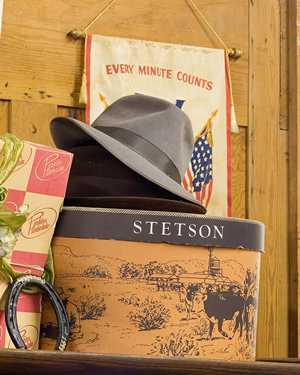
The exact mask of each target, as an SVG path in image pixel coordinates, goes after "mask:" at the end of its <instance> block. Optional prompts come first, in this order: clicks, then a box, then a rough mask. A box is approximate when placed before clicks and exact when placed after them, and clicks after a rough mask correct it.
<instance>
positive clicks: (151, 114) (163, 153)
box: [50, 94, 206, 213]
mask: <svg viewBox="0 0 300 375" xmlns="http://www.w3.org/2000/svg"><path fill="white" fill-rule="evenodd" d="M50 130H51V134H52V137H53V140H54V142H55V144H56V146H58V147H59V148H62V149H64V150H71V149H72V148H73V147H75V146H78V145H83V144H85V143H88V142H89V141H91V140H92V141H93V142H97V143H99V144H100V145H101V146H102V147H103V148H104V149H106V150H107V151H108V152H109V153H111V154H112V155H113V156H114V157H116V158H117V159H118V160H120V161H121V162H122V163H124V164H125V165H126V166H127V167H129V168H130V169H132V170H133V171H134V172H137V173H138V174H139V175H141V176H143V177H144V178H146V179H147V180H149V181H151V182H153V183H154V184H156V185H158V186H159V187H161V188H163V189H165V190H167V191H169V192H171V193H172V194H174V195H175V196H177V197H178V198H181V199H182V200H185V201H187V202H191V203H194V204H197V205H198V207H199V208H200V209H201V211H202V213H205V212H206V209H205V208H204V207H202V206H201V204H200V202H199V201H197V200H196V199H195V198H194V196H193V195H192V194H191V193H189V192H188V191H186V190H185V189H184V188H183V187H182V186H181V181H182V179H183V177H184V174H185V171H186V169H187V167H188V164H189V161H190V158H191V155H192V150H193V143H194V138H193V131H192V126H191V122H190V120H189V118H188V117H187V115H186V114H185V113H184V112H183V111H182V110H181V109H179V108H177V107H176V106H175V105H174V104H172V103H170V102H168V101H166V100H162V99H158V98H155V97H151V96H146V95H141V94H135V95H130V96H125V97H123V98H121V99H118V100H117V101H115V102H114V103H113V104H111V105H110V106H109V107H108V108H107V109H106V110H105V111H104V112H103V113H102V114H101V115H100V116H99V117H98V118H97V119H96V120H95V121H94V122H93V123H92V125H91V126H87V125H86V124H84V123H83V122H81V121H78V120H76V119H72V118H63V117H57V118H55V119H53V120H52V121H51V124H50Z"/></svg>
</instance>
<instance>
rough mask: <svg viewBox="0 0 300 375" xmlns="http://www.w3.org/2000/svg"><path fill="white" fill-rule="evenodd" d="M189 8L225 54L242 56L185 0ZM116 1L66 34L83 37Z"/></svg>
mask: <svg viewBox="0 0 300 375" xmlns="http://www.w3.org/2000/svg"><path fill="white" fill-rule="evenodd" d="M185 1H186V3H187V5H188V6H189V8H190V9H191V11H192V13H193V14H194V16H195V17H196V19H197V21H198V23H199V24H200V25H201V26H202V25H203V24H204V25H205V26H206V28H207V29H208V30H209V31H210V32H211V34H212V35H213V36H214V37H215V39H216V40H217V41H218V42H219V44H220V45H221V46H222V47H223V48H224V50H225V51H226V52H227V55H228V57H229V58H230V59H232V60H237V59H238V58H240V57H241V56H242V53H243V52H242V51H241V50H239V49H236V48H228V46H227V45H226V43H225V42H224V40H223V39H222V38H221V37H220V35H219V34H218V33H217V32H216V30H215V29H214V28H213V26H212V25H211V24H210V23H209V22H208V20H207V19H206V17H205V16H204V14H203V13H202V12H201V10H200V9H199V7H198V6H197V5H196V4H195V2H194V0H185ZM115 2H116V0H109V1H108V3H107V4H106V5H104V7H103V8H102V9H101V10H100V12H99V13H98V14H97V15H96V17H94V19H93V20H92V21H91V22H89V23H88V24H87V25H86V27H85V28H84V29H82V30H77V29H76V30H72V31H70V32H69V33H68V34H67V35H68V36H70V37H72V38H73V39H75V40H77V39H85V37H86V34H87V31H88V29H89V28H90V27H91V26H92V25H93V24H94V23H95V22H97V21H98V20H99V19H100V18H101V17H102V16H104V14H105V13H106V12H107V11H108V10H109V9H110V8H111V6H112V5H113V4H114V3H115Z"/></svg>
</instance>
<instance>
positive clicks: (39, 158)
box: [27, 149, 72, 197]
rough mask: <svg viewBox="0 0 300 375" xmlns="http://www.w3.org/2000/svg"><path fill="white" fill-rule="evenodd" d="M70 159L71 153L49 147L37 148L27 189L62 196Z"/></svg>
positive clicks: (32, 191)
mask: <svg viewBox="0 0 300 375" xmlns="http://www.w3.org/2000/svg"><path fill="white" fill-rule="evenodd" d="M71 161H72V156H71V154H68V153H60V152H53V150H49V149H37V150H36V152H35V157H34V161H33V165H32V171H31V175H30V178H29V182H28V185H27V191H28V192H31V193H39V194H46V195H52V196H59V197H63V196H64V195H65V191H66V187H67V182H68V178H69V171H70V167H71Z"/></svg>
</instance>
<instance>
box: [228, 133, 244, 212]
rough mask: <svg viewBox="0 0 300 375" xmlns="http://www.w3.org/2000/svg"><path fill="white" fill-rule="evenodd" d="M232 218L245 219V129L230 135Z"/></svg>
mask: <svg viewBox="0 0 300 375" xmlns="http://www.w3.org/2000/svg"><path fill="white" fill-rule="evenodd" d="M231 140H232V142H231V143H232V216H234V217H241V218H245V217H246V140H247V128H242V127H240V132H239V133H238V134H232V137H231Z"/></svg>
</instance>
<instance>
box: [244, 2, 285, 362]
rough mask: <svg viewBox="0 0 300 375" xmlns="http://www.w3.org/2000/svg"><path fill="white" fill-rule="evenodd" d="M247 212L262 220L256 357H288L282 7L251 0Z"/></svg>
mask: <svg viewBox="0 0 300 375" xmlns="http://www.w3.org/2000/svg"><path fill="white" fill-rule="evenodd" d="M249 22H250V25H249V27H250V29H249V33H250V50H249V60H250V64H249V68H250V71H249V79H250V81H249V126H250V127H249V137H248V153H249V160H248V169H247V171H248V194H247V198H248V211H249V217H250V218H252V219H257V220H260V221H262V222H263V223H265V225H266V240H265V246H266V254H265V256H264V257H262V269H261V283H260V301H259V319H258V342H257V345H258V347H257V351H258V353H259V355H260V356H267V357H276V356H283V357H285V356H288V324H287V323H288V308H287V306H288V298H287V295H288V291H287V285H288V284H287V273H286V272H287V269H286V267H287V265H286V263H285V260H286V259H287V255H286V251H287V248H286V247H283V248H282V247H281V244H282V235H283V224H284V223H283V222H282V216H281V215H280V212H281V210H282V209H283V208H284V204H285V202H284V199H283V196H282V187H281V183H282V180H283V179H282V176H281V175H280V158H281V144H280V6H279V2H277V1H273V0H264V1H250V10H249Z"/></svg>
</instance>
